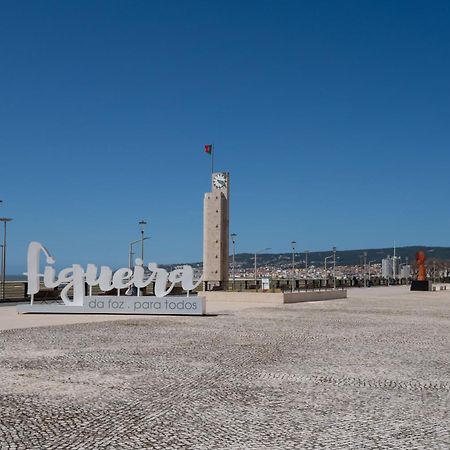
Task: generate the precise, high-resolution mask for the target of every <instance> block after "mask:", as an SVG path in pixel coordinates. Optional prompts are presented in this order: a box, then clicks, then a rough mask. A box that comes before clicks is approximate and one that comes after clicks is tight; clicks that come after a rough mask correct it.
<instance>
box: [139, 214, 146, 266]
mask: <svg viewBox="0 0 450 450" xmlns="http://www.w3.org/2000/svg"><path fill="white" fill-rule="evenodd" d="M139 225H140V226H141V259H142V261H144V241H145V239H144V227H145V225H147V222H146V221H145V220H140V221H139Z"/></svg>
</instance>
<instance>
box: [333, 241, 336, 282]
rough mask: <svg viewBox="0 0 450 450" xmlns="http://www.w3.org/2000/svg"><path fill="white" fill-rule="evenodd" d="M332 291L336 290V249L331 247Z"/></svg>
mask: <svg viewBox="0 0 450 450" xmlns="http://www.w3.org/2000/svg"><path fill="white" fill-rule="evenodd" d="M333 289H336V247H333Z"/></svg>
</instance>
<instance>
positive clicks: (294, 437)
mask: <svg viewBox="0 0 450 450" xmlns="http://www.w3.org/2000/svg"><path fill="white" fill-rule="evenodd" d="M11 308H12V307H10V306H9V307H4V306H2V307H0V316H1V315H5V316H7V314H8V311H11ZM208 311H209V312H210V313H211V314H210V315H209V316H206V317H148V318H141V317H139V318H128V319H126V320H116V319H117V318H114V317H107V318H105V319H104V320H103V321H99V318H98V317H97V319H95V320H97V321H95V322H93V321H88V322H86V323H72V324H60V325H57V326H45V325H46V324H45V323H44V322H43V321H45V320H47V321H48V323H51V321H52V320H55V319H56V318H55V317H54V318H53V319H52V318H51V317H50V318H48V317H44V316H41V318H40V319H35V320H38V321H39V320H40V321H41V322H39V323H35V325H40V326H38V327H34V328H20V329H4V330H2V331H0V377H1V384H0V448H1V449H153V448H154V449H188V448H190V449H290V448H292V449H294V448H295V449H408V450H409V449H424V450H430V449H442V450H444V449H449V448H450V419H449V407H450V395H449V390H450V333H449V330H450V291H442V292H423V293H410V292H408V291H407V289H406V288H402V287H397V288H394V287H393V288H373V289H354V290H350V291H349V298H348V299H346V300H336V301H324V302H314V303H300V304H292V305H279V306H266V307H258V305H257V304H248V305H233V306H232V307H230V306H229V305H227V304H224V303H220V302H218V303H216V304H214V305H208ZM212 313H214V314H212ZM12 320H13V319H10V320H9V322H10V323H12V324H14V323H16V322H11V321H12ZM14 320H15V321H18V322H17V323H18V324H19V325H20V323H23V320H28V319H26V318H25V317H24V316H17V317H16V318H14ZM79 320H80V319H79ZM86 320H88V319H86ZM21 321H22V322H21ZM58 323H61V321H60V322H58ZM19 325H18V326H19ZM4 328H13V327H12V326H9V327H8V326H5V327H4Z"/></svg>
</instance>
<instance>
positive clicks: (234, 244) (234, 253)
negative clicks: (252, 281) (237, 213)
mask: <svg viewBox="0 0 450 450" xmlns="http://www.w3.org/2000/svg"><path fill="white" fill-rule="evenodd" d="M230 237H231V243H232V244H233V260H232V275H233V285H232V288H233V291H234V283H235V281H236V273H235V271H234V267H235V266H234V263H235V258H236V237H237V234H236V233H231V235H230Z"/></svg>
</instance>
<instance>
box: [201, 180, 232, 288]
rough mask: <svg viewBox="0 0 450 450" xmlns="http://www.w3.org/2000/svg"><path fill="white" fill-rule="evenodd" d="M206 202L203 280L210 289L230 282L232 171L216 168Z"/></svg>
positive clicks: (225, 285)
mask: <svg viewBox="0 0 450 450" xmlns="http://www.w3.org/2000/svg"><path fill="white" fill-rule="evenodd" d="M211 182H212V183H211V192H207V193H206V194H205V199H204V204H203V280H204V281H205V286H206V289H212V288H213V287H216V286H217V287H220V288H222V289H227V284H228V255H229V251H228V239H229V211H230V208H229V193H230V185H229V182H230V174H229V173H227V172H215V173H213V174H212V179H211Z"/></svg>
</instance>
